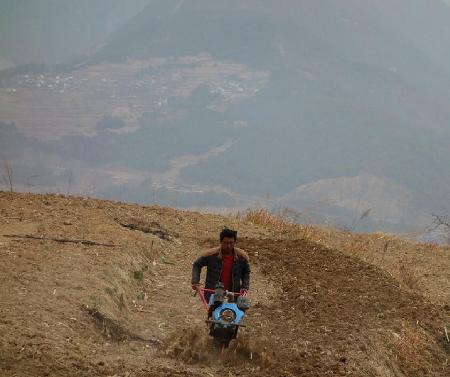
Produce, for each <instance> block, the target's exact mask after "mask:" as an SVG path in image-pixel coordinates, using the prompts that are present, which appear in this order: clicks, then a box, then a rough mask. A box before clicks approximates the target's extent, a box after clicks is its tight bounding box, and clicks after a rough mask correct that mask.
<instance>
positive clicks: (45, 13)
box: [0, 0, 149, 69]
mask: <svg viewBox="0 0 450 377" xmlns="http://www.w3.org/2000/svg"><path fill="white" fill-rule="evenodd" d="M148 2H149V0H131V1H127V2H126V3H125V2H123V1H120V0H77V1H71V0H39V1H24V0H1V1H0V35H1V38H0V56H1V57H2V58H3V59H5V60H6V61H8V62H10V63H9V64H8V65H11V64H27V63H30V62H45V63H49V64H52V63H57V62H61V61H64V60H65V59H68V58H73V57H76V56H78V55H79V54H85V53H87V52H88V51H89V50H90V49H93V48H95V47H96V45H97V44H99V43H101V42H102V41H103V39H104V38H105V37H106V36H107V35H108V34H109V33H111V32H113V31H114V30H115V29H116V28H117V27H119V26H122V24H123V23H124V22H125V21H127V20H128V19H129V18H130V17H132V16H134V15H136V14H137V13H138V12H139V11H140V10H141V9H142V8H143V7H144V6H145V5H146V4H147V3H148ZM1 61H2V60H1V59H0V63H1ZM7 67H8V66H7V65H6V64H5V65H4V66H3V68H7ZM0 69H2V66H1V65H0Z"/></svg>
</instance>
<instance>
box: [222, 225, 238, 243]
mask: <svg viewBox="0 0 450 377" xmlns="http://www.w3.org/2000/svg"><path fill="white" fill-rule="evenodd" d="M225 237H227V238H234V240H235V241H236V238H237V231H235V230H232V229H228V228H225V229H223V230H222V231H221V232H220V242H222V241H223V239H224V238H225Z"/></svg>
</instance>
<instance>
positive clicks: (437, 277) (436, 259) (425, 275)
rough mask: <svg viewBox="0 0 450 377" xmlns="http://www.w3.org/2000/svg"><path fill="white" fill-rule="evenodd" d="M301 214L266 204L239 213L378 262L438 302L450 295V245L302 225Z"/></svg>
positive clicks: (282, 234) (278, 232)
mask: <svg viewBox="0 0 450 377" xmlns="http://www.w3.org/2000/svg"><path fill="white" fill-rule="evenodd" d="M299 216H300V214H299V212H296V211H295V210H292V209H282V210H280V211H278V212H277V213H271V212H269V211H268V210H267V209H265V208H251V209H248V210H247V211H245V212H243V213H239V214H238V217H239V218H240V219H241V220H243V221H248V222H250V223H252V224H254V225H258V226H262V227H265V228H267V229H268V231H269V232H271V233H270V235H271V236H272V237H277V238H284V239H305V240H308V241H311V242H316V243H319V244H320V245H322V246H324V247H326V248H330V249H337V250H340V251H342V252H343V253H344V254H347V255H351V256H353V257H356V258H358V259H361V260H363V261H365V262H367V263H369V264H372V265H375V266H377V267H379V268H381V269H383V270H384V271H386V272H387V273H388V274H389V275H391V276H392V277H393V278H394V279H396V280H397V281H398V283H399V284H400V286H402V287H404V288H406V289H408V290H413V291H415V292H416V293H418V294H421V295H423V296H426V297H428V298H430V299H432V300H433V301H435V302H441V303H447V302H448V300H449V299H450V276H449V272H448V271H450V248H449V247H442V246H437V245H433V244H424V243H419V242H415V241H413V240H407V239H405V238H401V237H400V236H396V235H393V234H387V233H384V232H375V233H365V234H363V233H352V232H350V231H345V230H340V229H336V228H333V227H330V226H321V225H299V224H297V223H296V221H297V220H298V218H299Z"/></svg>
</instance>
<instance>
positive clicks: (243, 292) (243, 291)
mask: <svg viewBox="0 0 450 377" xmlns="http://www.w3.org/2000/svg"><path fill="white" fill-rule="evenodd" d="M239 293H240V295H241V296H247V294H248V291H247V290H246V289H241V290H240V291H239Z"/></svg>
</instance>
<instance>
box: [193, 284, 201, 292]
mask: <svg viewBox="0 0 450 377" xmlns="http://www.w3.org/2000/svg"><path fill="white" fill-rule="evenodd" d="M199 288H200V284H198V283H197V284H192V289H193V290H194V291H198V289H199Z"/></svg>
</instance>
